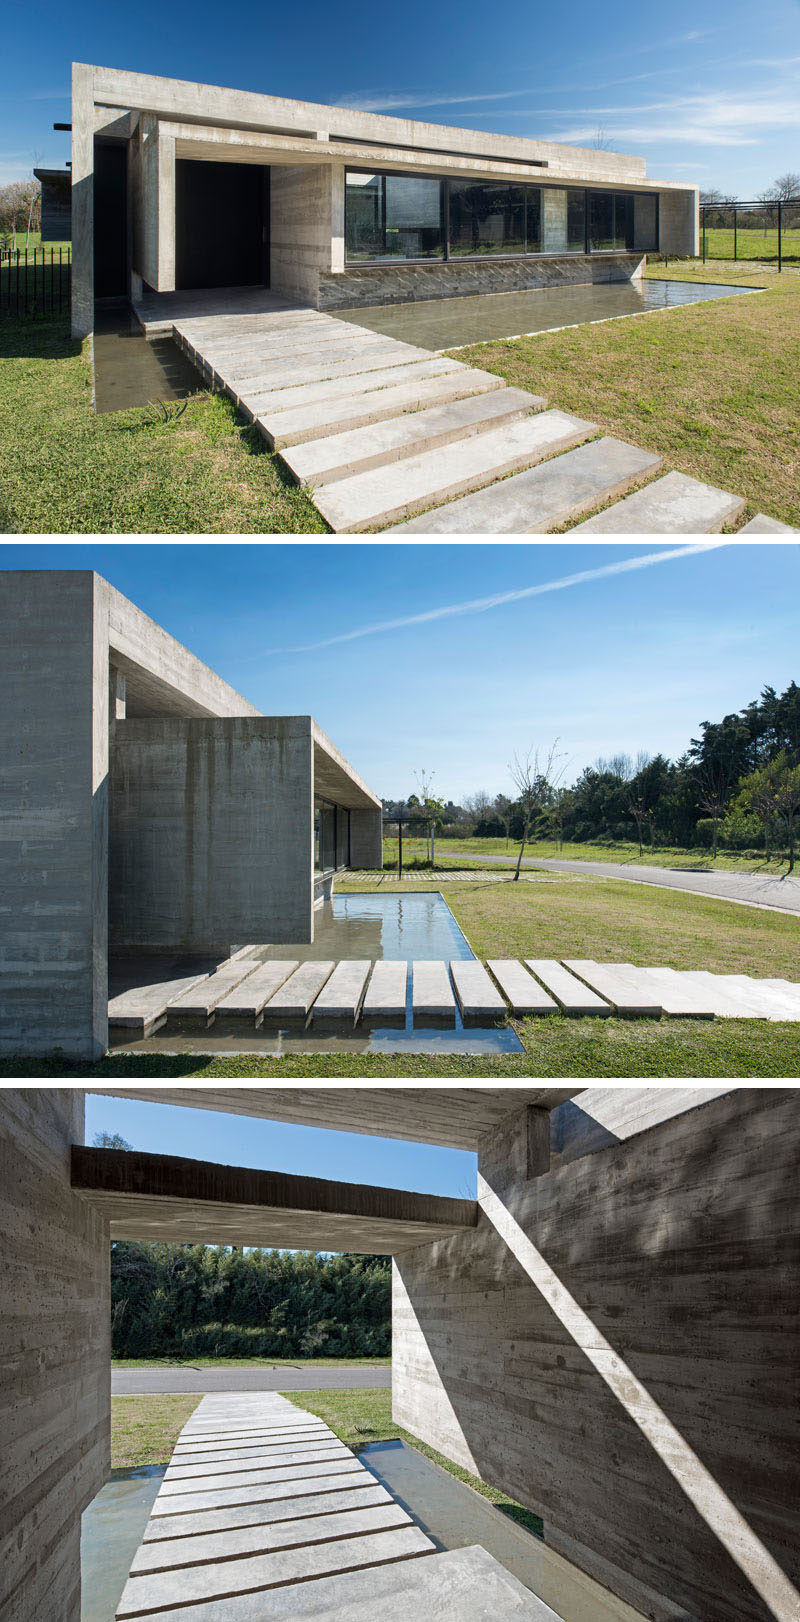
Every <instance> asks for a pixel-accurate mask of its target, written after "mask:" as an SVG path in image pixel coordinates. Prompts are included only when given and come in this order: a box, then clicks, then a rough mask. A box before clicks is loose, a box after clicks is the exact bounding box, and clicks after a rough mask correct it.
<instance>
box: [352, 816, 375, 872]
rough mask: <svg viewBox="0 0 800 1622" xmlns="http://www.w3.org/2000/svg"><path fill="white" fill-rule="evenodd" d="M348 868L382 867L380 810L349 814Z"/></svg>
mask: <svg viewBox="0 0 800 1622" xmlns="http://www.w3.org/2000/svg"><path fill="white" fill-rule="evenodd" d="M350 866H351V867H366V868H376V867H383V813H382V811H381V810H380V808H376V809H375V810H374V811H373V810H371V809H363V810H356V811H351V812H350Z"/></svg>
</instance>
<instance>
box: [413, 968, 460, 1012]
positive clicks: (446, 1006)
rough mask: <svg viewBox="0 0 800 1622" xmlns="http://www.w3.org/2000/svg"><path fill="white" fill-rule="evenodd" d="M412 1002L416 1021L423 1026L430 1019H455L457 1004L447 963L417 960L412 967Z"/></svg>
mask: <svg viewBox="0 0 800 1622" xmlns="http://www.w3.org/2000/svg"><path fill="white" fill-rule="evenodd" d="M411 1002H412V1007H413V1010H414V1019H415V1020H418V1021H419V1023H420V1024H421V1025H424V1024H425V1023H426V1021H428V1020H430V1019H447V1020H449V1021H452V1020H453V1019H454V1018H455V1011H456V1002H455V997H454V995H453V987H452V985H451V984H450V976H449V974H448V972H447V964H446V963H440V962H436V961H423V960H420V959H415V961H414V963H413V964H412V967H411Z"/></svg>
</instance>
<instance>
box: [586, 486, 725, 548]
mask: <svg viewBox="0 0 800 1622" xmlns="http://www.w3.org/2000/svg"><path fill="white" fill-rule="evenodd" d="M745 506H746V503H745V501H744V498H743V497H742V496H733V495H731V494H730V493H729V492H728V491H727V490H716V489H715V488H714V486H713V485H711V484H703V483H702V481H701V480H700V479H690V478H689V477H688V476H687V474H685V473H665V475H664V477H663V479H656V481H655V483H654V484H648V485H647V486H646V487H645V489H644V490H634V492H633V495H630V496H625V497H624V499H623V500H622V501H617V502H615V504H614V506H613V507H607V508H606V510H605V512H601V513H596V514H595V516H594V518H587V519H586V520H585V522H584V523H582V524H578V525H576V527H575V529H574V530H572V531H571V532H570V533H571V534H575V535H580V534H584V533H586V534H591V535H627V534H633V535H717V534H719V531H720V530H721V529H722V527H723V525H724V524H729V523H732V521H733V520H734V518H738V516H739V514H740V513H742V512H744V509H745Z"/></svg>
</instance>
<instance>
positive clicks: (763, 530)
mask: <svg viewBox="0 0 800 1622" xmlns="http://www.w3.org/2000/svg"><path fill="white" fill-rule="evenodd" d="M737 533H738V534H739V535H800V529H793V528H792V525H791V524H781V523H780V522H779V520H778V519H777V518H768V517H767V515H766V513H756V516H755V518H751V519H750V522H749V524H743V525H742V527H741V529H740V530H738V531H737Z"/></svg>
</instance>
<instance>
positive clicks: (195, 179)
mask: <svg viewBox="0 0 800 1622" xmlns="http://www.w3.org/2000/svg"><path fill="white" fill-rule="evenodd" d="M259 285H260V286H264V287H266V286H268V285H269V169H268V168H267V167H266V166H265V165H262V164H253V163H199V162H195V161H194V160H192V159H189V158H179V159H178V160H177V162H176V164H175V286H176V287H177V288H179V289H184V288H191V287H255V286H259Z"/></svg>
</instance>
